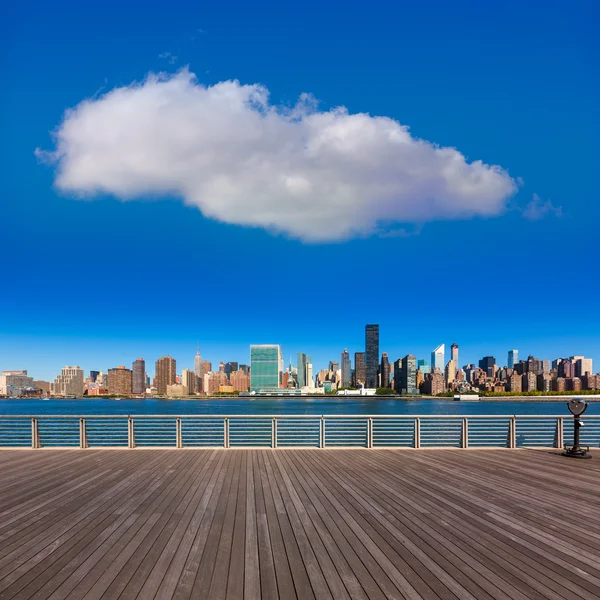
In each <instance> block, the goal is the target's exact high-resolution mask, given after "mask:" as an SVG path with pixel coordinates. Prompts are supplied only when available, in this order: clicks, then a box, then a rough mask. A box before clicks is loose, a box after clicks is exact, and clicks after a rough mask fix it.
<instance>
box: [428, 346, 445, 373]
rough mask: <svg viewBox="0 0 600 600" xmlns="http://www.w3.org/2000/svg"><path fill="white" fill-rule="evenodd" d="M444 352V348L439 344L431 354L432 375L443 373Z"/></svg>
mask: <svg viewBox="0 0 600 600" xmlns="http://www.w3.org/2000/svg"><path fill="white" fill-rule="evenodd" d="M445 352H446V347H445V346H444V344H440V345H439V346H438V347H437V348H436V349H435V350H434V351H433V352H432V353H431V371H432V372H433V373H442V374H443V373H444V354H445Z"/></svg>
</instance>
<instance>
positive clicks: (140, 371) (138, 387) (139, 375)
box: [132, 358, 146, 394]
mask: <svg viewBox="0 0 600 600" xmlns="http://www.w3.org/2000/svg"><path fill="white" fill-rule="evenodd" d="M132 372H133V385H132V392H133V393H134V394H143V393H144V392H145V391H146V361H145V360H144V359H143V358H138V359H137V360H135V361H133V368H132Z"/></svg>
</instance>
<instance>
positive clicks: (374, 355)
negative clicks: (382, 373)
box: [365, 324, 379, 388]
mask: <svg viewBox="0 0 600 600" xmlns="http://www.w3.org/2000/svg"><path fill="white" fill-rule="evenodd" d="M365 366H366V382H365V387H368V388H376V387H377V371H378V367H379V325H375V324H370V325H366V326H365Z"/></svg>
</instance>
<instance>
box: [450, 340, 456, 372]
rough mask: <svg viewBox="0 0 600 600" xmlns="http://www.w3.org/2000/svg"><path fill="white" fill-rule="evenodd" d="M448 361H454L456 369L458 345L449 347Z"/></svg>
mask: <svg viewBox="0 0 600 600" xmlns="http://www.w3.org/2000/svg"><path fill="white" fill-rule="evenodd" d="M450 360H453V361H454V366H455V367H456V368H457V369H458V344H456V343H454V344H452V346H450Z"/></svg>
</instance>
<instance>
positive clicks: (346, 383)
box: [341, 348, 352, 388]
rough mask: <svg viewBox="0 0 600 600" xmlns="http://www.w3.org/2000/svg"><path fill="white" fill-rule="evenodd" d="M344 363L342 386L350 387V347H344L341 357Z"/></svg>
mask: <svg viewBox="0 0 600 600" xmlns="http://www.w3.org/2000/svg"><path fill="white" fill-rule="evenodd" d="M341 363H342V387H345V388H347V387H350V386H351V385H352V363H351V362H350V354H349V353H348V349H347V348H344V351H343V352H342V357H341Z"/></svg>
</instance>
